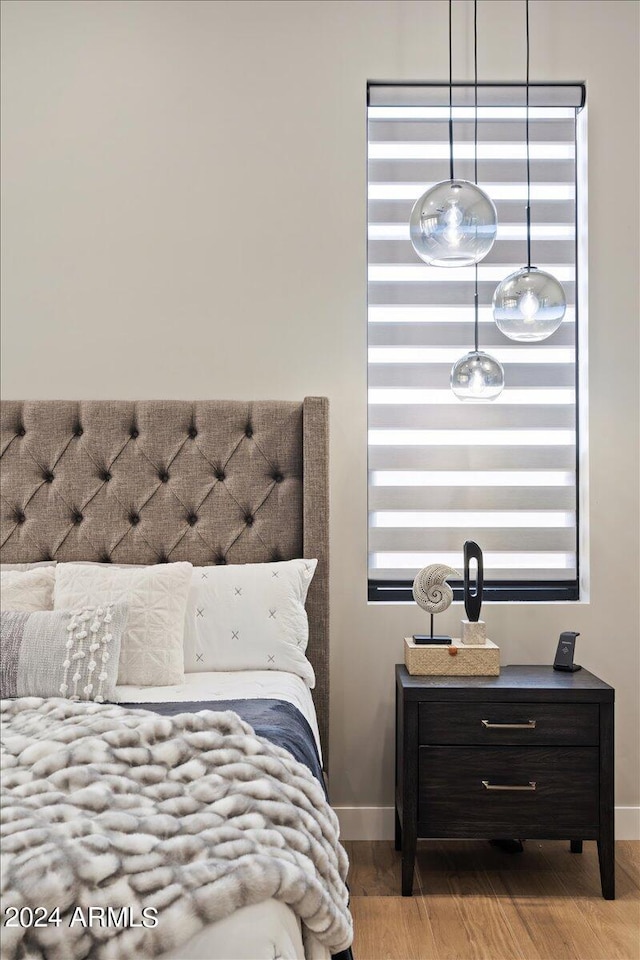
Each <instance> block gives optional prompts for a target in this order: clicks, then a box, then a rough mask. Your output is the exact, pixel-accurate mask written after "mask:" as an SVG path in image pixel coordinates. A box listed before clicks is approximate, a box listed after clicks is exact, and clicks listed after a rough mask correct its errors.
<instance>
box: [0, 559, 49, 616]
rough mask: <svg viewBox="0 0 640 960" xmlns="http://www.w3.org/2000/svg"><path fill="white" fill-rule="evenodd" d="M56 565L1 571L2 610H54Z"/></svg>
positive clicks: (0, 593) (0, 594)
mask: <svg viewBox="0 0 640 960" xmlns="http://www.w3.org/2000/svg"><path fill="white" fill-rule="evenodd" d="M55 579H56V568H55V567H53V566H52V567H37V568H35V569H33V570H2V572H0V610H21V611H22V612H25V613H32V612H34V611H36V610H53V586H54V583H55Z"/></svg>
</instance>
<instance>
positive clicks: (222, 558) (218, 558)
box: [216, 553, 227, 566]
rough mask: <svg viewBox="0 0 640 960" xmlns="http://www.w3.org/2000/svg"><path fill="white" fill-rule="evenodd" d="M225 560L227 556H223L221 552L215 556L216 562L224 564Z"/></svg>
mask: <svg viewBox="0 0 640 960" xmlns="http://www.w3.org/2000/svg"><path fill="white" fill-rule="evenodd" d="M226 562H227V558H226V557H225V556H223V555H222V554H221V553H219V554H218V556H217V557H216V563H217V564H221V565H223V566H224V565H225V564H226Z"/></svg>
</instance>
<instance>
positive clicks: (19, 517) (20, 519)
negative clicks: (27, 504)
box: [14, 510, 27, 523]
mask: <svg viewBox="0 0 640 960" xmlns="http://www.w3.org/2000/svg"><path fill="white" fill-rule="evenodd" d="M14 519H15V521H16V523H24V522H25V520H26V519H27V517H26V514H25V512H24V510H16V512H15V514H14Z"/></svg>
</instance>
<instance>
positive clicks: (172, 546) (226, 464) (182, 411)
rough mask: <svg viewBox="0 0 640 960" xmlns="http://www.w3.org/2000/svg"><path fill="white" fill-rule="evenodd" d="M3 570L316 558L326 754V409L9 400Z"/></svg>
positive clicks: (311, 603)
mask: <svg viewBox="0 0 640 960" xmlns="http://www.w3.org/2000/svg"><path fill="white" fill-rule="evenodd" d="M0 496H1V503H2V507H1V521H0V562H4V563H17V562H33V561H38V560H45V559H55V560H97V561H103V562H113V563H140V564H144V563H147V564H148V563H165V562H168V561H173V560H190V561H191V562H192V563H194V564H197V565H205V564H214V563H264V562H268V561H273V560H289V559H291V558H293V557H317V558H318V561H319V562H318V569H317V571H316V575H315V577H314V579H313V582H312V584H311V589H310V591H309V596H308V599H307V611H308V614H309V647H308V650H307V655H308V657H309V659H310V661H311V663H312V664H313V667H314V670H315V673H316V681H317V682H316V688H315V690H314V701H315V706H316V711H317V714H318V724H319V727H320V737H321V741H322V748H323V753H324V758H325V764H326V762H327V758H328V750H329V743H328V719H329V594H328V563H329V543H328V513H329V510H328V401H327V400H326V399H325V398H324V397H307V398H306V399H305V400H304V402H302V403H292V402H285V401H265V402H250V403H241V402H237V401H224V400H204V401H196V402H187V401H164V400H153V401H143V402H133V401H131V402H129V401H111V400H107V401H79V402H75V401H66V400H51V401H41V400H35V401H11V400H9V401H4V402H3V404H2V415H1V439H0Z"/></svg>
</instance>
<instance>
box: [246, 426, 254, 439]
mask: <svg viewBox="0 0 640 960" xmlns="http://www.w3.org/2000/svg"><path fill="white" fill-rule="evenodd" d="M244 435H245V437H248V438H249V439H251V437H252V436H253V427H252V426H251V424H250V423H248V424H247V425H246V427H245V428H244Z"/></svg>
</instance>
